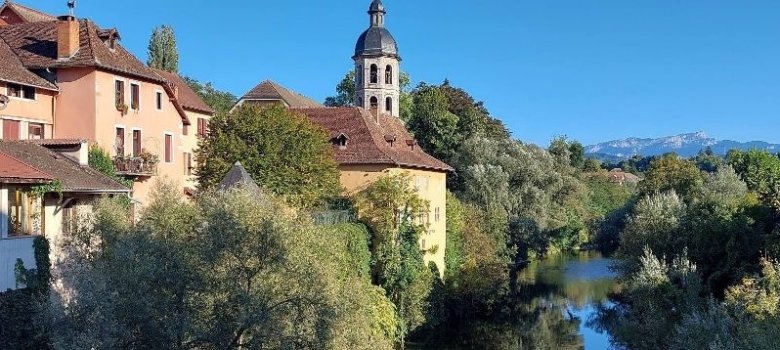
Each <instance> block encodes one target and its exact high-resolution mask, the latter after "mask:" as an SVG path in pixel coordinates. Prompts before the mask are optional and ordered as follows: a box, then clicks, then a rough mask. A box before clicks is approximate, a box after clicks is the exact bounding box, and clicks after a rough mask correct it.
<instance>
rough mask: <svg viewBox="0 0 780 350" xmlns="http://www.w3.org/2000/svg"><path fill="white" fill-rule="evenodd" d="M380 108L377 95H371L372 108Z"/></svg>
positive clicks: (373, 109)
mask: <svg viewBox="0 0 780 350" xmlns="http://www.w3.org/2000/svg"><path fill="white" fill-rule="evenodd" d="M378 108H379V100H377V98H376V96H372V97H371V110H372V111H376V110H377V109H378Z"/></svg>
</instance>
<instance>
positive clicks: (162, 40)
mask: <svg viewBox="0 0 780 350" xmlns="http://www.w3.org/2000/svg"><path fill="white" fill-rule="evenodd" d="M148 55H149V58H148V60H147V61H146V64H147V65H149V67H152V68H157V69H161V70H164V71H168V72H172V73H178V72H179V49H178V48H177V47H176V34H175V33H174V32H173V28H172V27H170V26H167V25H162V26H159V27H157V28H155V29H154V31H153V32H152V37H151V39H149V48H148Z"/></svg>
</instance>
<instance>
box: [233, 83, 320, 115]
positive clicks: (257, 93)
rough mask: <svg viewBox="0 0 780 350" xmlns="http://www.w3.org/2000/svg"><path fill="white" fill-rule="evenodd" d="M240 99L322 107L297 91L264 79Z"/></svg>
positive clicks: (294, 105)
mask: <svg viewBox="0 0 780 350" xmlns="http://www.w3.org/2000/svg"><path fill="white" fill-rule="evenodd" d="M241 100H242V101H252V100H261V101H283V102H284V103H286V104H287V106H288V107H290V108H317V107H323V105H321V104H319V103H318V102H317V101H314V100H312V99H310V98H308V97H306V96H303V95H301V94H299V93H296V92H293V91H290V90H288V89H287V88H285V87H284V86H281V85H279V84H277V83H275V82H273V81H270V80H266V81H264V82H262V83H260V84H258V85H257V86H255V87H254V88H253V89H252V90H250V91H249V92H248V93H247V94H246V95H244V97H241Z"/></svg>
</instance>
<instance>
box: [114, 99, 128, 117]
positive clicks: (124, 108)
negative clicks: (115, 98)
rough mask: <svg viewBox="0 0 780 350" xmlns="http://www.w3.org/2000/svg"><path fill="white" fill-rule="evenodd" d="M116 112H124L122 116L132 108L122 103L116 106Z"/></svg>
mask: <svg viewBox="0 0 780 350" xmlns="http://www.w3.org/2000/svg"><path fill="white" fill-rule="evenodd" d="M116 110H117V111H120V112H122V115H126V114H127V111H129V110H130V108H129V107H127V105H126V104H124V103H121V102H120V103H117V104H116Z"/></svg>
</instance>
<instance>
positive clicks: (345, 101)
mask: <svg viewBox="0 0 780 350" xmlns="http://www.w3.org/2000/svg"><path fill="white" fill-rule="evenodd" d="M324 104H325V105H326V106H328V107H349V106H354V105H355V70H351V71H349V72H347V74H346V75H344V79H341V81H340V82H339V83H338V85H336V96H330V97H327V98H326V99H325V103H324Z"/></svg>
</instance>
